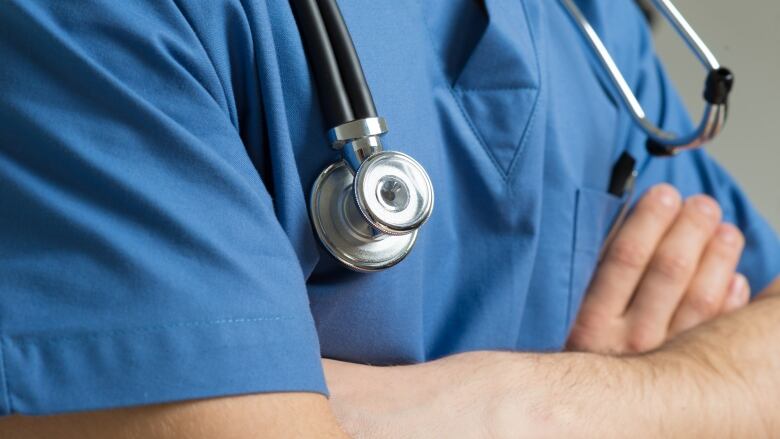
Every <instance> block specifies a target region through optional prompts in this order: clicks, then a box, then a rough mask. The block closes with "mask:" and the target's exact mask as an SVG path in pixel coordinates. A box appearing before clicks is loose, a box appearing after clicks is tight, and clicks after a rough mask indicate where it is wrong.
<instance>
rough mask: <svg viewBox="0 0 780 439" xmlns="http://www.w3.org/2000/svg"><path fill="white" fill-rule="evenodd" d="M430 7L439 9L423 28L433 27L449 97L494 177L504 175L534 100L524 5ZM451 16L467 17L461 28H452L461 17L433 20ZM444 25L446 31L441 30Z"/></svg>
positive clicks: (534, 64) (468, 0)
mask: <svg viewBox="0 0 780 439" xmlns="http://www.w3.org/2000/svg"><path fill="white" fill-rule="evenodd" d="M433 3H434V4H439V3H440V4H441V7H440V8H439V10H437V7H436V6H433V7H432V8H430V9H432V13H431V14H429V16H428V25H429V26H431V27H433V28H434V29H433V32H432V34H433V35H432V37H433V40H434V44H435V45H436V46H438V47H437V48H436V49H437V51H438V52H439V54H440V55H441V57H442V64H443V70H444V72H445V75H446V76H447V77H448V80H449V81H450V86H451V87H452V92H453V94H454V95H455V98H456V100H457V101H458V105H460V107H461V109H462V112H463V115H464V117H465V118H466V119H467V122H468V123H469V125H470V127H471V128H472V130H473V131H474V134H475V135H476V137H477V138H478V139H479V141H480V143H481V144H482V147H483V148H484V149H485V151H486V153H487V154H488V155H489V156H490V158H491V160H492V161H493V163H494V164H495V165H496V167H497V168H498V170H499V172H500V173H501V174H503V175H504V176H507V175H508V174H509V173H510V172H511V169H512V167H513V164H514V162H515V160H516V157H517V155H518V151H519V150H520V147H521V145H522V144H523V142H522V140H523V138H524V136H525V133H526V130H527V127H528V126H529V123H530V121H531V118H532V116H533V113H534V111H535V110H536V102H537V100H538V98H539V81H540V67H539V60H538V57H537V48H536V46H535V42H534V39H533V35H532V33H531V27H530V23H529V20H528V14H527V13H526V9H525V8H526V6H525V4H524V3H525V2H520V1H516V0H511V1H510V0H485V1H484V4H482V5H479V4H478V3H477V2H475V1H474V0H455V1H453V0H446V1H444V2H437V1H434V2H433ZM480 8H481V10H479V9H480ZM448 10H449V11H448ZM452 11H460V12H459V13H460V14H461V15H462V16H463V17H469V16H470V17H471V18H469V19H468V20H469V21H468V22H464V23H462V25H463V28H462V29H453V28H452V25H453V24H458V20H466V18H455V19H453V20H451V21H446V20H441V19H439V20H437V19H435V18H433V16H434V14H438V15H440V16H441V15H449V14H452V13H453V12H452ZM466 12H468V14H467V13H466ZM477 16H480V17H481V19H480V18H476V17H477ZM482 19H483V20H482ZM443 23H446V25H445V24H443ZM446 26H449V27H450V28H442V27H446ZM457 33H460V34H461V35H460V36H457Z"/></svg>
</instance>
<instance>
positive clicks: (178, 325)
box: [10, 316, 298, 342]
mask: <svg viewBox="0 0 780 439" xmlns="http://www.w3.org/2000/svg"><path fill="white" fill-rule="evenodd" d="M296 319H298V317H282V316H276V317H257V318H237V319H219V320H204V321H194V322H184V323H175V324H170V325H155V326H144V327H141V328H132V329H115V330H112V331H105V332H90V333H79V334H69V335H60V336H45V335H36V334H28V335H17V336H12V337H10V338H14V339H18V340H23V339H41V340H43V341H48V342H52V341H64V340H71V339H84V338H102V337H107V336H112V335H123V334H139V333H140V334H142V333H148V332H154V331H159V330H161V329H173V328H193V327H199V326H210V325H224V324H235V323H254V322H271V321H284V320H296Z"/></svg>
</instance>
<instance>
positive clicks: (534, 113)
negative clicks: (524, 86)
mask: <svg viewBox="0 0 780 439" xmlns="http://www.w3.org/2000/svg"><path fill="white" fill-rule="evenodd" d="M521 7H522V8H523V15H524V16H525V21H526V23H528V36H529V37H531V46H533V48H534V58H536V77H537V78H538V87H537V92H536V99H534V105H533V107H532V108H531V119H529V120H528V123H527V124H526V125H525V129H524V130H523V137H522V140H521V141H520V145H519V146H518V147H517V150H515V153H514V155H513V156H512V160H511V161H510V162H509V168H507V179H509V176H511V175H512V172H513V171H514V169H515V164H516V163H517V162H518V160H517V158H518V157H519V155H520V152H521V151H524V150H525V147H526V145H527V144H528V131H529V130H530V129H531V126H533V124H534V122H535V121H536V116H537V113H538V111H537V108H536V107H537V104H538V103H539V98H540V96H541V95H542V93H543V86H544V78H543V77H542V58H541V56H540V55H539V47H538V44H537V42H536V36H534V32H533V30H532V25H531V20H530V19H529V17H528V8H527V7H526V5H525V2H521Z"/></svg>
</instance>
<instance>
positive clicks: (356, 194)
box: [309, 117, 434, 272]
mask: <svg viewBox="0 0 780 439" xmlns="http://www.w3.org/2000/svg"><path fill="white" fill-rule="evenodd" d="M386 132H387V125H386V123H385V120H384V119H383V118H381V117H373V118H366V119H360V120H356V121H352V122H348V123H345V124H343V125H340V126H338V127H336V128H334V129H332V130H331V131H330V133H329V137H330V140H331V142H332V143H331V144H332V146H333V147H334V148H335V149H340V150H341V151H342V157H343V159H342V160H340V161H338V162H336V163H333V164H332V165H330V166H328V167H327V168H325V170H323V171H322V172H321V173H320V175H319V176H318V177H317V180H316V181H315V182H314V186H313V188H312V195H311V200H310V206H309V207H310V211H311V217H312V223H313V224H314V228H315V230H316V232H317V235H318V236H319V238H320V241H321V242H322V244H323V246H324V247H325V248H326V249H327V250H328V251H329V252H330V253H331V254H332V255H333V256H334V257H335V258H336V259H338V260H339V261H340V262H341V263H343V264H344V265H346V266H347V267H349V268H351V269H353V270H357V271H362V272H371V271H378V270H382V269H385V268H389V267H392V266H393V265H395V264H397V263H398V262H400V261H401V260H403V259H404V258H405V257H406V255H408V254H409V252H410V251H411V249H412V247H413V246H414V243H415V241H416V240H417V231H418V229H419V228H420V226H422V225H423V224H424V223H425V221H427V220H428V218H429V217H430V216H431V213H432V211H433V200H434V195H433V185H432V184H431V180H430V178H429V177H428V174H427V173H426V172H425V170H424V169H423V167H422V166H421V165H420V164H419V163H417V161H415V160H414V159H412V158H411V157H409V156H408V155H406V154H403V153H400V152H396V151H384V150H383V149H382V142H381V139H380V136H381V135H383V134H385V133H386Z"/></svg>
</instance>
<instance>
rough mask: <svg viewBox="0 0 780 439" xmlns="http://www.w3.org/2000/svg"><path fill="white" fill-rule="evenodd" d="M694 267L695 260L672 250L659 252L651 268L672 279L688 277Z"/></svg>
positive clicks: (678, 279) (677, 279)
mask: <svg viewBox="0 0 780 439" xmlns="http://www.w3.org/2000/svg"><path fill="white" fill-rule="evenodd" d="M693 268H694V261H693V260H691V259H690V258H688V257H686V256H684V255H682V254H677V253H670V252H663V253H658V254H657V255H656V257H655V259H653V262H652V266H651V270H653V271H655V272H657V273H658V274H660V275H661V276H663V277H664V278H666V279H669V280H672V281H680V280H683V279H686V278H687V277H688V276H689V275H690V274H691V273H692V272H693Z"/></svg>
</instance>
